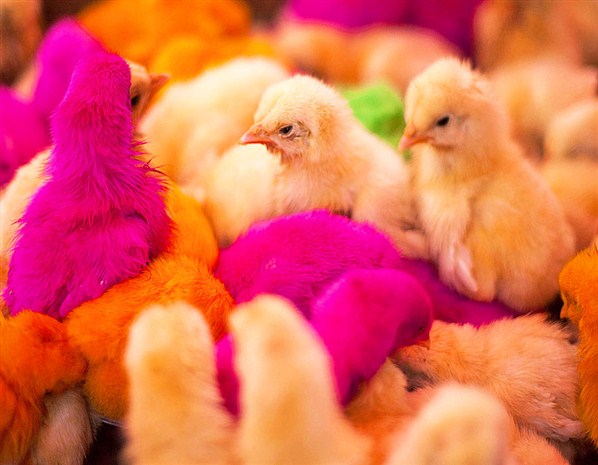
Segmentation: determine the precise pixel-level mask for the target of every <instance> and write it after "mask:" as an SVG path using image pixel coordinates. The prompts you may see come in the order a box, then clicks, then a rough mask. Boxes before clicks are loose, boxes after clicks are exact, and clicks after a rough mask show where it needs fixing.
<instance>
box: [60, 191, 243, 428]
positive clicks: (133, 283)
mask: <svg viewBox="0 0 598 465" xmlns="http://www.w3.org/2000/svg"><path fill="white" fill-rule="evenodd" d="M167 199H168V206H169V213H170V215H171V217H172V219H173V222H174V230H175V235H174V237H173V240H172V244H171V247H170V249H169V250H168V251H166V252H164V253H162V254H161V255H160V256H158V257H157V258H156V259H155V260H154V261H153V262H152V263H150V265H149V266H148V267H147V269H146V270H145V271H144V272H143V273H142V274H140V275H139V276H137V277H134V278H132V279H128V280H125V281H123V282H122V283H119V284H117V285H115V286H113V287H112V288H110V289H108V291H106V292H105V293H104V294H103V295H102V296H101V297H99V298H98V299H95V300H92V301H89V302H86V303H84V304H83V305H81V306H79V307H78V308H76V309H74V310H73V311H72V312H71V314H70V315H69V317H68V318H67V320H66V324H67V327H68V332H69V338H70V340H71V341H72V343H73V345H75V346H76V347H78V348H79V349H80V350H81V351H82V352H83V354H84V356H85V357H86V359H87V360H88V362H89V370H88V373H87V376H86V380H85V392H86V394H87V395H88V397H89V399H90V402H91V404H92V406H93V408H94V409H95V410H97V411H98V412H99V413H100V414H101V415H104V416H106V417H109V418H112V419H115V420H119V419H121V418H123V416H124V415H125V413H126V411H127V395H128V382H127V379H126V373H125V370H124V366H123V357H124V350H125V347H126V342H127V334H128V330H129V327H130V325H131V324H132V321H133V320H134V318H135V317H136V316H137V315H138V314H139V312H140V311H142V310H143V309H144V308H146V307H148V306H149V305H151V304H167V303H170V302H175V301H179V300H183V301H186V302H189V303H190V304H191V305H193V306H194V307H196V308H198V309H199V311H201V312H202V313H203V314H204V316H205V318H206V320H207V322H208V325H209V327H210V330H211V332H212V336H213V338H214V339H215V340H218V339H219V338H221V337H222V335H223V334H224V333H225V332H226V322H227V315H228V312H229V311H230V310H231V309H232V307H233V300H232V298H231V296H230V294H229V293H228V292H227V290H226V289H225V288H224V286H223V285H222V283H221V282H219V281H218V280H217V279H215V278H214V277H213V275H212V273H211V271H210V270H211V269H212V268H213V266H214V264H215V262H216V259H217V254H218V248H217V246H216V240H215V238H214V234H213V232H212V230H211V228H210V226H209V223H208V222H207V220H206V218H205V216H204V215H203V212H202V209H201V205H199V203H198V202H197V201H195V200H194V199H192V198H189V197H187V196H185V195H184V194H182V193H181V192H180V191H179V190H178V189H177V188H173V189H172V190H171V191H170V193H169V195H168V197H167Z"/></svg>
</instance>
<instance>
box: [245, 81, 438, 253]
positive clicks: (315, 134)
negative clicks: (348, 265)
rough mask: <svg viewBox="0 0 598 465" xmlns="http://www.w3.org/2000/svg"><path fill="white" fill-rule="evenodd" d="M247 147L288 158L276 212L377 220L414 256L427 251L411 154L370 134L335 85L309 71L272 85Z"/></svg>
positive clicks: (277, 185)
mask: <svg viewBox="0 0 598 465" xmlns="http://www.w3.org/2000/svg"><path fill="white" fill-rule="evenodd" d="M241 143H242V144H262V145H264V146H265V147H266V149H267V150H268V151H269V152H270V153H271V154H273V155H275V156H277V157H278V158H279V160H280V164H281V166H282V169H281V171H280V174H279V175H278V176H277V177H276V179H275V181H274V192H273V193H272V201H273V207H272V208H273V213H272V216H279V215H284V214H289V213H296V212H301V211H308V210H314V209H327V210H330V211H333V212H336V213H340V214H344V215H347V216H350V217H351V218H353V219H355V220H356V221H364V222H369V223H372V224H373V225H374V226H376V227H377V228H379V229H380V230H381V231H382V232H385V233H386V234H388V235H389V236H390V238H391V239H392V240H393V241H394V243H395V245H396V246H397V247H399V248H400V249H401V251H402V252H403V253H404V255H407V256H427V249H426V248H425V247H426V243H425V241H424V237H423V234H422V232H421V231H419V230H418V229H417V219H416V217H415V209H414V203H413V199H412V196H411V193H410V190H409V175H408V171H407V168H406V166H405V163H404V162H403V159H402V158H401V157H399V156H397V154H396V153H395V152H394V151H393V150H392V148H391V147H389V146H388V145H387V144H386V143H385V142H383V141H382V140H381V139H379V138H377V137H376V136H375V135H373V134H372V133H370V132H368V131H367V130H366V129H365V127H364V126H363V125H362V124H361V123H360V122H359V121H358V120H357V119H356V117H355V116H354V115H353V113H352V111H351V109H350V107H349V105H348V103H347V101H346V100H345V99H343V98H342V97H341V95H340V94H339V93H338V92H337V91H336V90H335V89H333V88H332V87H330V86H328V85H326V84H325V83H323V82H322V81H320V80H318V79H316V78H314V77H311V76H306V75H296V76H294V77H292V78H289V79H287V80H284V81H282V82H279V83H277V84H274V85H272V86H270V87H269V88H268V89H267V90H266V91H265V92H264V95H263V97H262V99H261V101H260V104H259V107H258V109H257V111H256V113H255V117H254V125H253V126H252V127H251V128H250V129H249V131H247V132H246V133H245V134H244V135H243V137H242V138H241Z"/></svg>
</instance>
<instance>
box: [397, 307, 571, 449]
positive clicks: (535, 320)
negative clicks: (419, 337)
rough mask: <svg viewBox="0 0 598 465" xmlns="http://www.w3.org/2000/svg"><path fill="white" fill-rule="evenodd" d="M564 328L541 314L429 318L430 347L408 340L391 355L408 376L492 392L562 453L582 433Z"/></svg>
mask: <svg viewBox="0 0 598 465" xmlns="http://www.w3.org/2000/svg"><path fill="white" fill-rule="evenodd" d="M571 334H572V332H571V331H570V329H567V328H565V327H563V326H562V325H561V324H559V323H550V322H548V321H546V316H545V315H540V314H536V315H525V316H520V317H518V318H515V319H504V320H498V321H496V322H494V323H491V324H488V325H486V326H481V327H479V328H475V327H473V326H471V325H467V324H466V325H457V324H449V323H444V322H442V321H435V322H434V324H433V326H432V331H431V333H430V348H429V350H428V349H425V348H423V347H418V346H411V347H406V348H404V349H401V350H400V351H399V352H398V353H397V354H396V356H395V361H396V363H398V365H399V367H400V368H401V369H402V370H403V371H404V372H405V373H408V376H409V377H410V378H411V379H412V381H415V382H417V380H420V381H421V380H423V381H424V382H432V383H434V384H439V383H444V382H448V381H455V382H458V383H463V384H473V385H476V386H479V387H482V388H484V389H486V390H488V391H489V392H491V393H492V394H494V395H495V396H497V397H498V398H499V399H500V400H501V402H502V403H503V404H504V406H505V407H506V409H507V411H508V412H509V414H510V415H511V416H512V417H513V418H514V419H515V421H516V423H517V425H518V426H519V427H521V428H529V429H531V430H532V431H533V432H535V433H537V434H539V435H540V436H543V437H546V438H548V439H550V440H551V441H553V442H555V443H556V444H558V445H559V447H560V448H561V450H563V451H565V452H568V448H569V445H570V444H569V441H570V440H571V439H577V438H580V437H581V436H582V427H581V423H580V421H579V418H578V416H577V412H576V407H575V400H576V395H577V389H578V380H577V373H576V366H577V359H576V345H575V344H573V343H571V341H570V339H571V337H572V335H571Z"/></svg>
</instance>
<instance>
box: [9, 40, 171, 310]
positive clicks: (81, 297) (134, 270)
mask: <svg viewBox="0 0 598 465" xmlns="http://www.w3.org/2000/svg"><path fill="white" fill-rule="evenodd" d="M130 81H131V74H130V70H129V66H128V65H127V63H126V62H125V61H124V60H123V59H122V58H120V57H119V56H118V55H114V54H110V53H107V52H103V51H102V52H98V53H96V54H94V55H92V56H90V57H87V58H85V59H84V60H82V61H81V62H80V63H79V65H78V66H77V67H76V69H75V71H74V73H73V76H72V80H71V83H70V85H69V88H68V90H67V93H66V95H65V97H64V100H62V102H61V103H60V105H59V106H58V107H57V109H56V112H55V113H54V115H53V118H52V133H53V137H54V148H53V150H52V152H51V155H50V158H49V162H48V168H47V171H48V172H47V174H48V181H47V182H46V183H45V184H44V185H43V186H42V187H41V188H40V189H39V190H38V191H37V193H36V194H35V196H34V197H33V198H32V200H31V202H30V203H29V205H28V207H27V209H26V210H25V213H24V214H23V216H22V218H21V219H20V229H19V234H18V236H17V240H16V243H15V247H14V252H13V255H12V258H11V261H10V264H9V270H8V282H7V286H6V289H5V291H4V298H5V300H6V303H7V305H8V307H9V309H10V310H11V313H12V314H16V313H18V312H20V311H22V310H24V309H30V310H33V311H36V312H42V313H47V314H49V315H51V316H54V317H56V318H63V317H65V316H66V315H67V314H68V312H69V311H70V310H71V309H73V308H74V307H76V306H78V305H79V304H81V303H82V302H85V301H87V300H90V299H94V298H96V297H98V296H100V295H101V294H102V293H103V292H104V291H105V290H106V289H108V288H109V287H110V286H112V285H113V284H116V283H118V282H120V281H122V280H124V279H126V278H130V277H132V276H136V275H137V274H139V273H140V272H141V271H142V270H143V269H144V268H145V266H146V265H147V263H148V262H149V261H150V260H151V259H152V258H153V257H155V256H156V255H157V254H158V253H160V252H161V251H162V250H164V249H165V247H167V244H168V241H169V238H170V229H171V223H170V219H169V216H168V214H167V211H166V207H165V204H164V199H163V191H164V185H163V181H162V180H161V178H160V177H159V175H158V174H157V173H156V172H155V171H154V170H153V169H152V168H151V167H150V166H148V165H147V164H146V163H145V162H143V161H141V160H140V159H139V155H140V151H139V144H138V143H136V142H133V126H132V122H131V103H130V101H129V87H130Z"/></svg>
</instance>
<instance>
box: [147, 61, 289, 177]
mask: <svg viewBox="0 0 598 465" xmlns="http://www.w3.org/2000/svg"><path fill="white" fill-rule="evenodd" d="M286 77H288V72H287V71H286V69H285V68H284V67H283V66H282V65H281V64H280V63H278V62H277V61H275V60H272V59H268V58H261V57H253V58H247V57H241V58H236V59H233V60H230V61H228V62H226V63H224V64H222V65H220V66H218V67H215V68H211V69H208V70H207V71H205V72H203V73H201V74H200V75H198V76H197V77H196V78H194V79H191V80H189V81H185V82H179V83H175V84H172V85H171V86H170V87H169V88H168V89H167V90H166V92H165V93H164V94H163V95H162V97H161V98H160V100H159V101H157V102H156V104H155V105H154V106H152V108H151V109H150V110H149V111H148V113H147V115H146V117H145V118H144V119H143V121H142V123H141V132H142V133H143V134H144V135H145V136H146V137H147V139H148V144H147V146H146V150H147V151H148V152H149V153H151V154H152V155H153V156H154V165H155V166H158V167H161V170H162V171H163V172H165V173H166V174H168V175H169V176H170V177H172V178H173V179H174V180H175V181H177V182H178V183H179V184H181V185H185V184H187V183H189V182H194V183H196V184H200V182H201V178H202V176H204V173H205V171H206V170H207V169H208V168H209V167H210V166H211V165H212V164H213V162H214V161H215V160H216V159H217V158H218V157H219V156H220V155H221V154H222V153H223V152H224V151H225V150H227V149H228V148H229V147H231V146H233V145H234V144H236V142H237V141H238V140H239V137H241V135H242V134H243V132H244V131H245V130H246V129H247V128H248V127H249V126H250V125H251V122H252V118H253V114H254V113H255V110H256V108H257V105H258V102H259V99H260V97H261V95H262V93H263V91H264V90H265V89H266V87H268V86H269V85H270V84H273V83H275V82H277V81H280V80H282V79H285V78H286ZM198 177H199V179H196V178H198Z"/></svg>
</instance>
